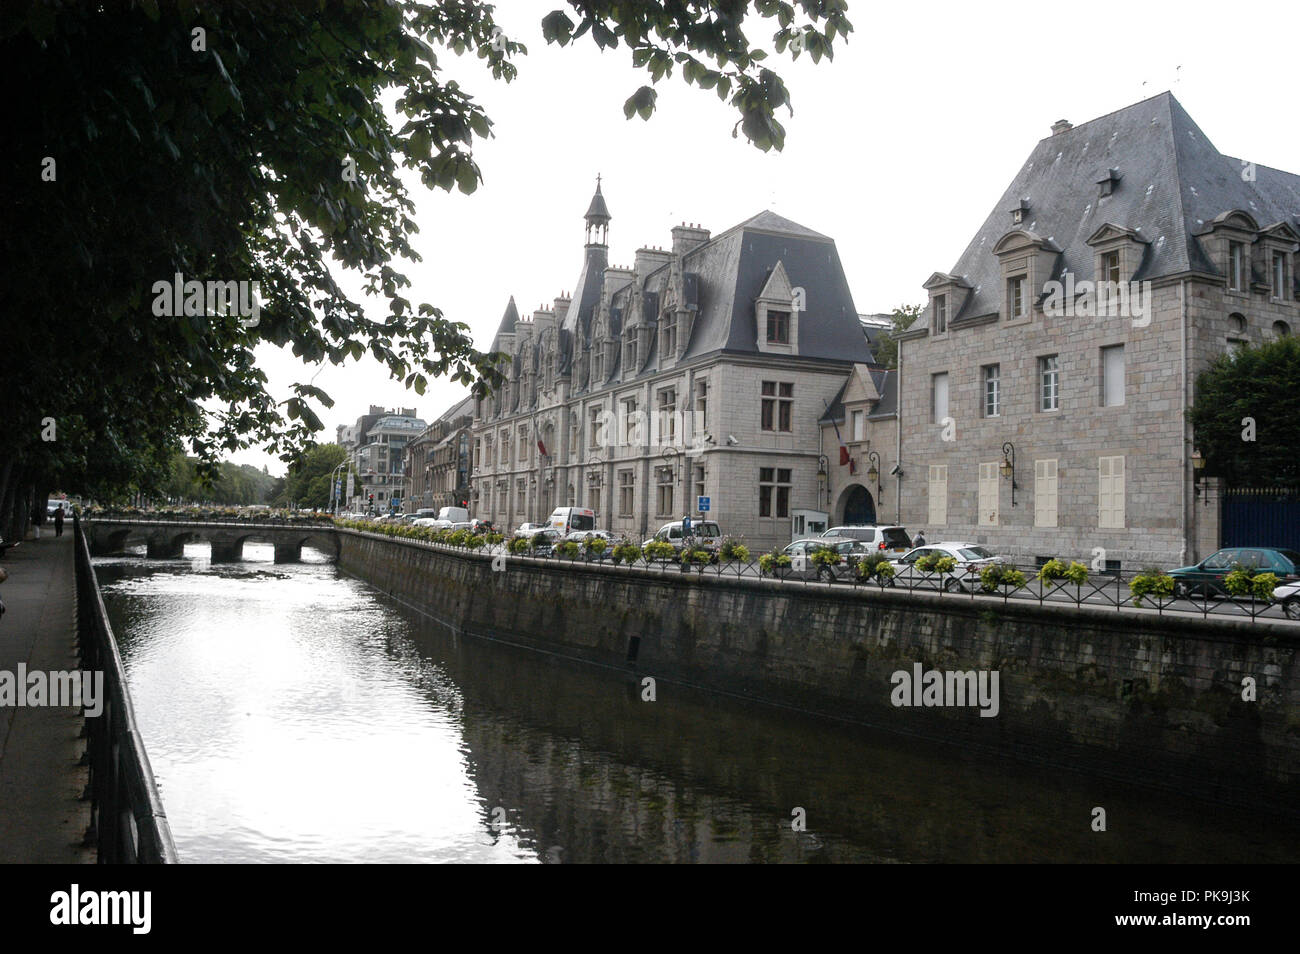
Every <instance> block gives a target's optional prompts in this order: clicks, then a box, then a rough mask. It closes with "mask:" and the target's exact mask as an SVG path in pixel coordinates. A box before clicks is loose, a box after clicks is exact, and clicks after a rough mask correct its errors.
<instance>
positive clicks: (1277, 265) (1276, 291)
mask: <svg viewBox="0 0 1300 954" xmlns="http://www.w3.org/2000/svg"><path fill="white" fill-rule="evenodd" d="M1273 297H1274V298H1288V297H1290V296H1288V295H1287V293H1286V252H1274V253H1273Z"/></svg>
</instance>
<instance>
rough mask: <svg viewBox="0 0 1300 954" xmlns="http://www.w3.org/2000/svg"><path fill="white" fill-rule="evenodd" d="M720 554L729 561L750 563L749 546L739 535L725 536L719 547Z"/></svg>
mask: <svg viewBox="0 0 1300 954" xmlns="http://www.w3.org/2000/svg"><path fill="white" fill-rule="evenodd" d="M718 555H719V556H720V557H721V558H722V559H724V560H727V561H729V562H730V561H735V562H738V563H748V562H749V547H747V546H745V542H744V540H742V539H740V538H739V537H723V538H722V545H721V546H719V547H718Z"/></svg>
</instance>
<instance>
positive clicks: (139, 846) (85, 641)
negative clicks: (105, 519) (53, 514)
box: [73, 517, 178, 864]
mask: <svg viewBox="0 0 1300 954" xmlns="http://www.w3.org/2000/svg"><path fill="white" fill-rule="evenodd" d="M73 530H74V536H75V545H76V551H77V636H78V643H79V645H80V649H81V668H82V670H83V671H84V672H86V673H95V672H103V674H104V702H103V711H102V712H101V713H100V714H99V716H98V717H96V718H93V719H92V718H87V719H86V739H87V742H86V754H85V756H84V761H85V762H86V764H87V765H88V767H89V770H90V781H89V784H88V785H87V786H86V794H87V796H88V797H89V799H90V803H91V816H90V828H89V830H88V831H87V832H86V840H87V843H88V844H90V845H92V846H94V847H95V848H96V850H97V852H98V855H99V862H100V864H169V863H174V862H176V861H177V860H178V859H177V856H176V845H175V843H174V842H173V841H172V833H171V827H170V826H169V825H168V824H167V815H166V813H165V812H164V811H163V805H162V799H161V798H160V797H159V795H158V786H157V784H156V783H155V782H154V777H153V770H152V769H151V768H150V766H149V756H148V755H147V754H146V753H145V748H144V741H143V739H141V737H140V731H139V729H138V728H137V727H136V723H135V714H134V711H133V709H132V707H131V694H130V692H129V691H128V690H127V685H126V673H125V670H124V669H123V668H122V657H121V655H120V654H119V653H118V649H117V640H116V639H115V638H114V636H113V629H112V627H111V626H110V625H109V622H108V614H107V612H106V610H105V609H104V600H103V597H102V596H101V594H100V592H99V581H98V580H96V579H95V569H94V567H93V566H92V565H91V562H90V547H89V545H88V544H87V542H86V535H85V533H84V532H83V531H82V528H81V521H80V519H78V518H76V517H74V518H73Z"/></svg>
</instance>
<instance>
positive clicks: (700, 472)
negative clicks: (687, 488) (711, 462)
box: [695, 465, 704, 497]
mask: <svg viewBox="0 0 1300 954" xmlns="http://www.w3.org/2000/svg"><path fill="white" fill-rule="evenodd" d="M695 496H696V497H703V496H704V468H703V467H702V466H699V465H697V466H696V467H695Z"/></svg>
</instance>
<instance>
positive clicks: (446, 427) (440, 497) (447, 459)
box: [403, 398, 474, 513]
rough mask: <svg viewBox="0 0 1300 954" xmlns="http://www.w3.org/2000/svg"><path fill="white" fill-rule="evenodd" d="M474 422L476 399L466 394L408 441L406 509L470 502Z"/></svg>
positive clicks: (463, 505) (411, 511)
mask: <svg viewBox="0 0 1300 954" xmlns="http://www.w3.org/2000/svg"><path fill="white" fill-rule="evenodd" d="M473 423H474V402H473V399H472V398H464V399H463V400H461V401H458V402H457V403H456V404H454V405H452V406H451V408H449V409H448V410H447V411H446V412H444V413H443V414H442V415H441V416H440V417H439V418H438V419H437V420H436V421H434V422H433V423H432V424H430V425H429V426H428V427H426V428H425V429H424V430H423V431H422V432H421V433H420V436H419V437H417V438H416V439H415V440H413V441H411V443H410V444H408V445H407V447H406V463H405V471H406V482H405V486H406V496H405V499H404V500H403V509H404V510H406V511H407V512H408V513H414V512H415V511H417V510H422V509H433V510H437V509H439V508H441V507H467V506H469V500H470V484H469V473H470V441H471V426H472V425H473Z"/></svg>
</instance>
